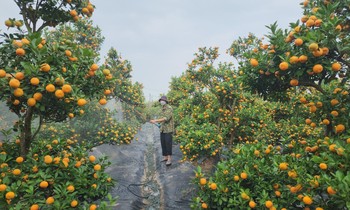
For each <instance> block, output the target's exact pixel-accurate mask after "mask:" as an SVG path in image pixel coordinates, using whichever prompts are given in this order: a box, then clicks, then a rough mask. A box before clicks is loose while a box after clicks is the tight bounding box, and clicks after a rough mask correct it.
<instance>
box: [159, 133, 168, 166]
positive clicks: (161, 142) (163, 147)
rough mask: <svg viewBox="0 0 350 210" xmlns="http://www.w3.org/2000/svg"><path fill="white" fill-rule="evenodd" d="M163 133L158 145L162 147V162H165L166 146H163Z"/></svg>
mask: <svg viewBox="0 0 350 210" xmlns="http://www.w3.org/2000/svg"><path fill="white" fill-rule="evenodd" d="M165 136H166V135H165V133H160V145H161V147H162V155H163V160H166V159H167V154H166V147H165V146H166V145H165V140H166V137H165Z"/></svg>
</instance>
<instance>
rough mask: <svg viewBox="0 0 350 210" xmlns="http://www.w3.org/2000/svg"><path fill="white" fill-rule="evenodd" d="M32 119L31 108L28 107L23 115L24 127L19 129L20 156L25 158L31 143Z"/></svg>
mask: <svg viewBox="0 0 350 210" xmlns="http://www.w3.org/2000/svg"><path fill="white" fill-rule="evenodd" d="M32 118H33V107H28V109H27V112H26V114H25V115H24V125H23V126H22V128H21V139H20V140H21V156H22V157H25V156H26V155H27V154H28V151H29V148H30V144H31V142H32Z"/></svg>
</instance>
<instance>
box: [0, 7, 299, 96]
mask: <svg viewBox="0 0 350 210" xmlns="http://www.w3.org/2000/svg"><path fill="white" fill-rule="evenodd" d="M300 2H301V0H243V1H238V0H142V1H141V0H123V1H122V0H91V3H93V4H94V5H95V6H96V10H95V12H94V14H93V16H92V20H93V21H94V23H95V25H98V26H99V27H100V28H101V30H102V35H103V36H104V37H105V42H104V44H103V46H102V50H101V58H102V59H101V60H104V57H105V55H106V53H107V51H108V50H109V49H110V48H111V47H114V48H116V49H117V51H118V52H119V53H121V56H122V57H123V58H124V59H127V60H129V61H130V62H131V64H132V65H133V72H132V77H133V81H138V82H140V83H142V84H143V85H144V94H145V97H146V100H149V99H151V100H155V99H158V97H159V95H161V94H163V93H166V92H167V91H168V90H169V89H168V86H169V82H170V79H171V77H172V76H180V75H181V73H182V72H184V71H185V70H186V67H187V63H189V62H191V60H192V59H193V58H194V56H193V54H194V53H196V52H197V49H198V48H199V47H205V46H206V47H210V46H217V47H219V49H220V50H219V52H220V54H221V56H220V57H219V60H221V61H233V58H232V57H229V56H228V55H225V54H226V50H227V49H228V48H229V47H230V45H231V43H232V42H233V41H234V40H235V39H237V38H238V37H239V36H247V35H248V33H249V32H252V33H254V34H256V35H258V36H259V37H261V36H263V35H264V34H266V33H267V32H268V30H267V29H266V27H265V26H266V25H270V24H272V23H273V22H275V21H277V23H278V25H279V26H280V27H281V28H284V29H285V28H287V26H288V25H289V23H290V22H295V21H296V20H297V19H299V18H300V17H301V16H302V12H303V10H302V9H301V6H300V5H299V3H300ZM9 17H18V9H17V7H16V5H15V3H14V2H13V1H12V0H1V13H0V21H1V22H0V25H1V26H0V29H1V30H2V31H4V30H5V26H4V21H5V20H6V19H7V18H9Z"/></svg>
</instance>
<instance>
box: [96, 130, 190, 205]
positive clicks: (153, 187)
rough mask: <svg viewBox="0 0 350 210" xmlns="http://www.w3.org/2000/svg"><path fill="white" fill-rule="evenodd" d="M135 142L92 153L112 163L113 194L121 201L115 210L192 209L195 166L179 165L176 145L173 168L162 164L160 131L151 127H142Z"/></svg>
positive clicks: (104, 148) (108, 170) (110, 146)
mask: <svg viewBox="0 0 350 210" xmlns="http://www.w3.org/2000/svg"><path fill="white" fill-rule="evenodd" d="M136 138H138V139H139V140H138V141H133V142H132V143H131V144H129V145H120V146H117V145H101V146H99V147H96V148H95V149H94V151H93V153H94V154H95V155H97V156H99V155H106V156H108V157H109V160H110V161H111V163H112V165H111V167H110V168H108V169H107V172H108V173H109V174H110V175H111V176H112V177H113V178H114V179H115V180H117V182H118V183H117V185H116V187H115V188H114V189H112V191H111V194H112V196H118V197H119V199H118V203H117V205H116V206H115V207H113V209H121V210H129V209H131V210H140V209H144V210H153V209H154V210H156V209H161V210H168V209H169V210H170V209H182V210H186V209H190V207H189V205H190V200H191V198H192V196H193V193H194V188H193V186H192V184H191V183H190V182H191V179H192V177H193V175H194V173H193V171H194V166H192V165H191V164H190V163H186V162H185V163H180V162H179V160H181V157H182V154H181V152H180V150H179V147H178V145H173V161H172V162H173V164H172V165H171V166H169V167H167V166H165V163H164V162H162V163H161V162H160V160H161V158H162V157H161V150H160V137H159V130H158V128H157V127H156V126H154V125H152V124H150V123H146V124H144V125H143V126H142V130H141V131H139V133H138V134H137V135H136Z"/></svg>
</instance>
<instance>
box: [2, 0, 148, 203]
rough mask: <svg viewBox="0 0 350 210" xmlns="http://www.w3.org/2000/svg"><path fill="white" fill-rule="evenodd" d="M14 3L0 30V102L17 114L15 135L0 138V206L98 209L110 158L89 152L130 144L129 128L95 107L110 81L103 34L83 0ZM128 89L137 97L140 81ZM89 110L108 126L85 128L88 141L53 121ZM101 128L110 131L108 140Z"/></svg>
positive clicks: (105, 95)
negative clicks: (15, 13)
mask: <svg viewBox="0 0 350 210" xmlns="http://www.w3.org/2000/svg"><path fill="white" fill-rule="evenodd" d="M14 3H15V4H16V5H17V6H18V8H19V10H20V14H21V15H22V19H21V20H17V19H13V18H10V19H8V20H6V21H5V25H6V26H7V27H8V29H9V30H8V31H9V32H8V33H4V34H2V35H1V40H0V41H1V43H0V58H1V59H0V89H1V90H0V100H1V101H2V102H4V103H5V104H6V106H7V107H8V109H9V112H12V113H13V114H14V115H16V116H17V118H18V120H16V122H15V124H14V129H13V130H14V131H18V136H17V137H16V138H12V136H10V135H6V136H5V139H1V143H0V151H1V153H0V171H1V180H0V196H1V199H0V208H1V209H32V210H35V209H70V208H76V209H88V208H90V209H96V208H97V207H98V208H99V209H105V208H107V205H109V204H108V203H107V202H105V201H104V199H105V197H106V196H108V193H109V190H110V189H111V187H113V186H114V181H113V180H112V178H111V177H110V176H109V175H108V174H107V173H105V169H106V168H107V167H108V166H109V165H110V162H109V161H108V160H107V157H101V158H96V157H95V156H93V155H90V154H89V150H90V149H91V148H92V147H93V146H96V145H98V144H102V143H112V141H113V142H116V143H118V144H119V143H129V142H130V141H131V139H132V138H133V136H134V135H135V133H136V127H130V126H128V125H124V124H121V125H119V124H117V122H115V121H114V120H112V118H111V115H110V114H109V113H106V112H105V111H104V110H101V109H102V108H101V107H97V108H94V107H96V105H97V104H98V105H99V106H100V105H104V104H106V103H107V100H109V99H111V98H113V97H112V96H111V93H112V91H114V88H115V86H116V85H117V84H116V81H117V80H116V79H115V78H114V77H113V75H112V73H111V71H112V70H109V69H106V68H104V66H103V65H102V66H99V65H98V64H97V62H98V60H99V58H98V55H99V54H98V50H99V49H100V46H101V43H102V42H103V37H101V35H100V30H99V28H98V27H94V26H92V22H91V21H90V20H89V19H88V18H89V17H90V16H92V14H93V12H94V9H95V7H94V5H93V4H92V3H90V1H87V0H79V1H75V0H73V1H71V0H49V1H42V0H26V1H17V0H14ZM50 27H53V30H51V29H52V28H50ZM49 28H50V29H49ZM138 88H139V89H138ZM133 90H134V91H135V92H138V93H139V94H140V95H141V91H142V90H141V86H138V85H137V86H136V87H135V88H134V89H133ZM118 91H119V90H118ZM117 94H120V95H124V94H123V93H117V92H115V94H114V96H115V95H117ZM130 94H131V93H130ZM140 95H139V96H138V97H137V98H136V99H137V100H139V101H138V103H140V104H141V103H142V97H141V96H140ZM134 99H135V98H131V96H130V100H134ZM136 99H135V100H136ZM94 109H95V111H94ZM96 110H97V113H104V115H101V116H100V117H101V119H100V121H101V124H103V125H108V126H109V127H108V128H104V127H100V128H97V129H95V130H91V131H90V132H91V135H96V136H95V138H96V140H94V141H91V142H89V140H90V139H92V138H91V136H89V135H87V136H88V137H89V138H86V139H84V140H85V142H84V140H81V139H79V138H78V137H79V136H77V134H76V133H75V132H74V130H73V129H71V130H69V129H68V128H67V127H65V126H61V127H60V125H62V124H60V125H59V124H58V125H59V126H58V127H55V126H53V127H52V125H53V124H52V123H59V122H67V120H69V119H70V120H72V119H74V118H75V117H76V116H84V113H87V114H90V117H91V115H93V114H97V113H96ZM101 124H99V125H101ZM84 126H85V125H84ZM89 126H90V125H88V126H87V127H89ZM91 126H96V125H95V124H91ZM82 127H83V126H82ZM90 128H91V127H90ZM98 129H100V130H98ZM101 130H104V131H105V130H109V131H110V133H113V136H112V137H110V138H108V140H107V136H106V134H105V133H101ZM45 134H46V135H45ZM85 134H86V133H85ZM72 175H74V176H72ZM108 198H109V200H110V202H114V199H113V198H111V197H110V196H108Z"/></svg>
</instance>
